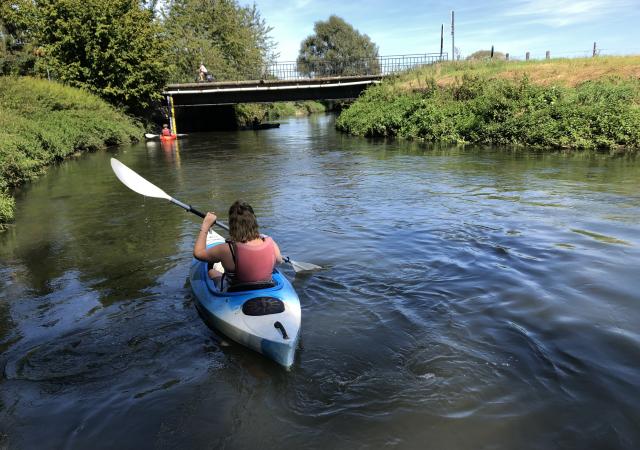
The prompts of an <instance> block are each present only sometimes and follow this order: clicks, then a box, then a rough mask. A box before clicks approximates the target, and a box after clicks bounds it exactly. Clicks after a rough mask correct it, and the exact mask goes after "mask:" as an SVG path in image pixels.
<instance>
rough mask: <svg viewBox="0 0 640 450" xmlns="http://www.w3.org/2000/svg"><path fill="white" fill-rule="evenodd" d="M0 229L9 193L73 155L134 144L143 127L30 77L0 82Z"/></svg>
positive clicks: (93, 100)
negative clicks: (49, 166) (1, 134)
mask: <svg viewBox="0 0 640 450" xmlns="http://www.w3.org/2000/svg"><path fill="white" fill-rule="evenodd" d="M0 129H1V130H3V138H2V140H0V224H2V223H6V222H8V221H9V220H11V219H12V218H13V207H14V201H13V199H12V198H11V197H10V195H9V190H10V189H11V188H13V187H15V186H18V185H20V184H21V183H24V182H26V181H29V180H32V179H34V178H36V177H38V176H39V175H40V174H42V173H43V172H44V170H45V168H46V166H47V165H49V164H51V163H53V162H56V161H60V160H62V159H64V158H65V157H66V156H68V155H70V154H72V153H74V152H77V151H93V150H98V149H101V148H104V147H106V146H108V145H116V144H123V143H126V142H131V141H133V140H137V138H138V136H140V135H141V134H142V132H143V130H142V128H141V127H140V126H139V125H138V124H136V123H134V122H133V121H132V120H131V119H130V118H129V117H127V116H125V115H124V114H122V113H121V112H118V111H117V110H115V109H114V108H113V107H111V106H109V105H108V104H107V103H105V102H104V101H102V100H100V99H99V98H97V97H96V96H94V95H92V94H89V93H88V92H86V91H82V90H80V89H74V88H70V87H65V86H62V85H59V84H57V83H51V82H48V81H44V80H40V79H35V78H26V77H25V78H13V77H0Z"/></svg>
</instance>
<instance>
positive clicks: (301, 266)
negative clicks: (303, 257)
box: [289, 259, 322, 273]
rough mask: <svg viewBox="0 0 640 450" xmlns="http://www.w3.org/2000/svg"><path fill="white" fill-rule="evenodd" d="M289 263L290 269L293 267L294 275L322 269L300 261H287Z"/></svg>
mask: <svg viewBox="0 0 640 450" xmlns="http://www.w3.org/2000/svg"><path fill="white" fill-rule="evenodd" d="M289 263H290V264H291V267H293V271H294V272H295V273H298V272H308V271H311V270H319V269H322V267H320V266H316V265H315V264H311V263H307V262H301V261H294V260H292V259H289Z"/></svg>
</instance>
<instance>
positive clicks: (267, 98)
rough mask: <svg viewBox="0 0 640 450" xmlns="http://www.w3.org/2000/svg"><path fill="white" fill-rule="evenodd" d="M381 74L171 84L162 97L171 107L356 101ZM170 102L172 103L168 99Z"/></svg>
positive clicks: (378, 80) (378, 79) (376, 81)
mask: <svg viewBox="0 0 640 450" xmlns="http://www.w3.org/2000/svg"><path fill="white" fill-rule="evenodd" d="M382 77H383V75H362V76H345V77H322V78H307V79H297V80H254V81H233V82H229V81H220V82H203V83H182V84H170V85H168V86H167V88H166V90H165V92H163V94H164V95H165V96H167V97H170V98H171V99H172V101H173V104H174V107H189V106H213V105H233V104H237V103H270V102H288V101H300V100H339V99H350V98H357V97H358V96H359V95H360V94H361V93H362V91H364V90H365V89H366V88H367V87H368V86H370V85H372V84H375V83H379V82H380V80H381V79H382ZM170 101H171V100H170Z"/></svg>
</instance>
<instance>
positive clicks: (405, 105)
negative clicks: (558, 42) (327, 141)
mask: <svg viewBox="0 0 640 450" xmlns="http://www.w3.org/2000/svg"><path fill="white" fill-rule="evenodd" d="M639 76H640V57H635V56H634V57H619V58H616V57H608V58H589V59H575V60H569V59H560V60H548V61H535V62H508V61H465V62H456V63H446V64H439V65H435V66H430V67H426V68H422V69H419V70H414V71H410V72H407V73H404V74H401V75H399V76H397V77H395V78H392V79H388V80H385V82H383V83H382V84H381V85H379V86H376V87H373V88H370V89H368V90H367V91H366V92H365V94H364V95H363V96H361V97H360V99H358V100H357V101H356V102H355V103H354V104H353V105H352V106H351V107H350V108H349V109H347V110H346V111H344V112H343V113H342V114H341V115H340V117H339V119H338V121H337V127H338V128H339V129H341V130H343V131H346V132H349V133H352V134H356V135H362V136H372V137H376V136H397V137H403V138H409V139H422V140H427V141H440V142H447V143H470V142H473V143H484V144H497V145H510V146H514V145H515V146H528V147H544V148H562V149H602V150H616V151H619V150H621V149H624V150H625V151H629V150H631V149H637V148H639V147H640V80H639Z"/></svg>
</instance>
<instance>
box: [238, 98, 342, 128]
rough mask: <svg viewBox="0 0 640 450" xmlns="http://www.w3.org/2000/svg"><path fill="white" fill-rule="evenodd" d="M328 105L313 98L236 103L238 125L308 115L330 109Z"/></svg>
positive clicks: (243, 125)
mask: <svg viewBox="0 0 640 450" xmlns="http://www.w3.org/2000/svg"><path fill="white" fill-rule="evenodd" d="M328 109H329V108H328V106H327V105H326V104H324V103H321V102H316V101H313V100H308V101H302V102H277V103H268V104H265V103H241V104H238V105H236V107H235V110H236V121H237V124H238V127H246V126H250V125H252V124H254V123H255V122H258V123H262V122H268V121H272V120H278V119H282V118H284V117H291V116H308V115H310V114H315V113H322V112H326V111H328Z"/></svg>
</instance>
